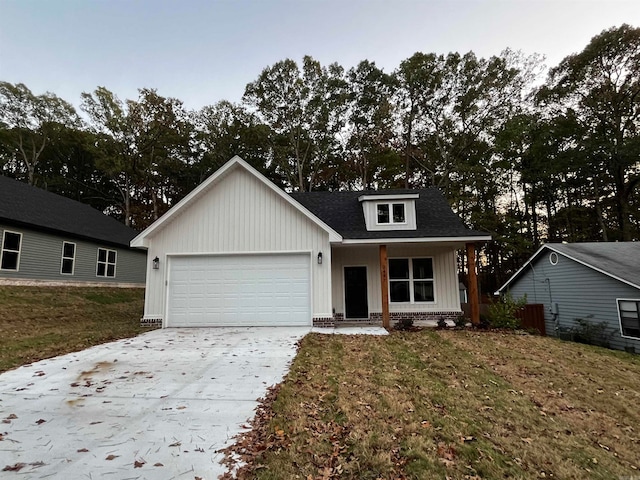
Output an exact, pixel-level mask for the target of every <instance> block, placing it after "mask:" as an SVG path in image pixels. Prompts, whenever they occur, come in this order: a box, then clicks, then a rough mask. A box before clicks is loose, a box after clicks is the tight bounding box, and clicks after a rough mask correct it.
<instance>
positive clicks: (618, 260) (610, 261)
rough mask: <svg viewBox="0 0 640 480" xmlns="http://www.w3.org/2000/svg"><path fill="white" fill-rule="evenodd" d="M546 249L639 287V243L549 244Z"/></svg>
mask: <svg viewBox="0 0 640 480" xmlns="http://www.w3.org/2000/svg"><path fill="white" fill-rule="evenodd" d="M546 247H548V248H550V249H552V250H555V251H556V252H558V253H561V254H564V255H566V256H568V257H571V258H574V259H576V260H578V261H580V262H582V263H585V264H587V265H589V266H591V267H593V268H596V269H598V270H602V271H603V272H605V273H607V274H609V275H611V276H614V277H618V278H621V279H623V280H626V281H627V282H629V283H632V284H634V285H636V286H640V242H585V243H550V244H547V245H546Z"/></svg>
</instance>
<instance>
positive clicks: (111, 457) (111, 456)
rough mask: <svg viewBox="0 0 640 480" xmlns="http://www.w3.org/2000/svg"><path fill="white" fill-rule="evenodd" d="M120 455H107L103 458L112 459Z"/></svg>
mask: <svg viewBox="0 0 640 480" xmlns="http://www.w3.org/2000/svg"><path fill="white" fill-rule="evenodd" d="M119 456H120V455H107V458H105V460H113V459H114V458H118V457H119Z"/></svg>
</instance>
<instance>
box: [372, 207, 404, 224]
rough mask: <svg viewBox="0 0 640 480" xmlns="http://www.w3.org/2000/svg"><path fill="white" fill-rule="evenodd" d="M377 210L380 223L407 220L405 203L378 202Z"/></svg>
mask: <svg viewBox="0 0 640 480" xmlns="http://www.w3.org/2000/svg"><path fill="white" fill-rule="evenodd" d="M376 212H377V221H378V224H379V225H393V224H394V223H406V222H407V219H406V213H405V206H404V203H378V204H376Z"/></svg>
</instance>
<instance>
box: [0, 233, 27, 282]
mask: <svg viewBox="0 0 640 480" xmlns="http://www.w3.org/2000/svg"><path fill="white" fill-rule="evenodd" d="M0 246H1V247H2V248H0V270H13V271H16V272H17V271H18V267H19V266H20V247H21V246H22V234H21V233H18V232H10V231H8V230H5V231H4V232H3V233H2V245H0Z"/></svg>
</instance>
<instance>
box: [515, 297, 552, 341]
mask: <svg viewBox="0 0 640 480" xmlns="http://www.w3.org/2000/svg"><path fill="white" fill-rule="evenodd" d="M516 317H517V318H519V319H520V321H521V322H522V323H521V325H520V326H521V327H522V328H524V329H532V330H538V332H540V335H543V336H544V335H546V334H547V332H546V330H545V326H544V305H543V304H541V303H527V304H526V305H525V306H524V307H523V308H522V309H520V310H518V311H517V312H516Z"/></svg>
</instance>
